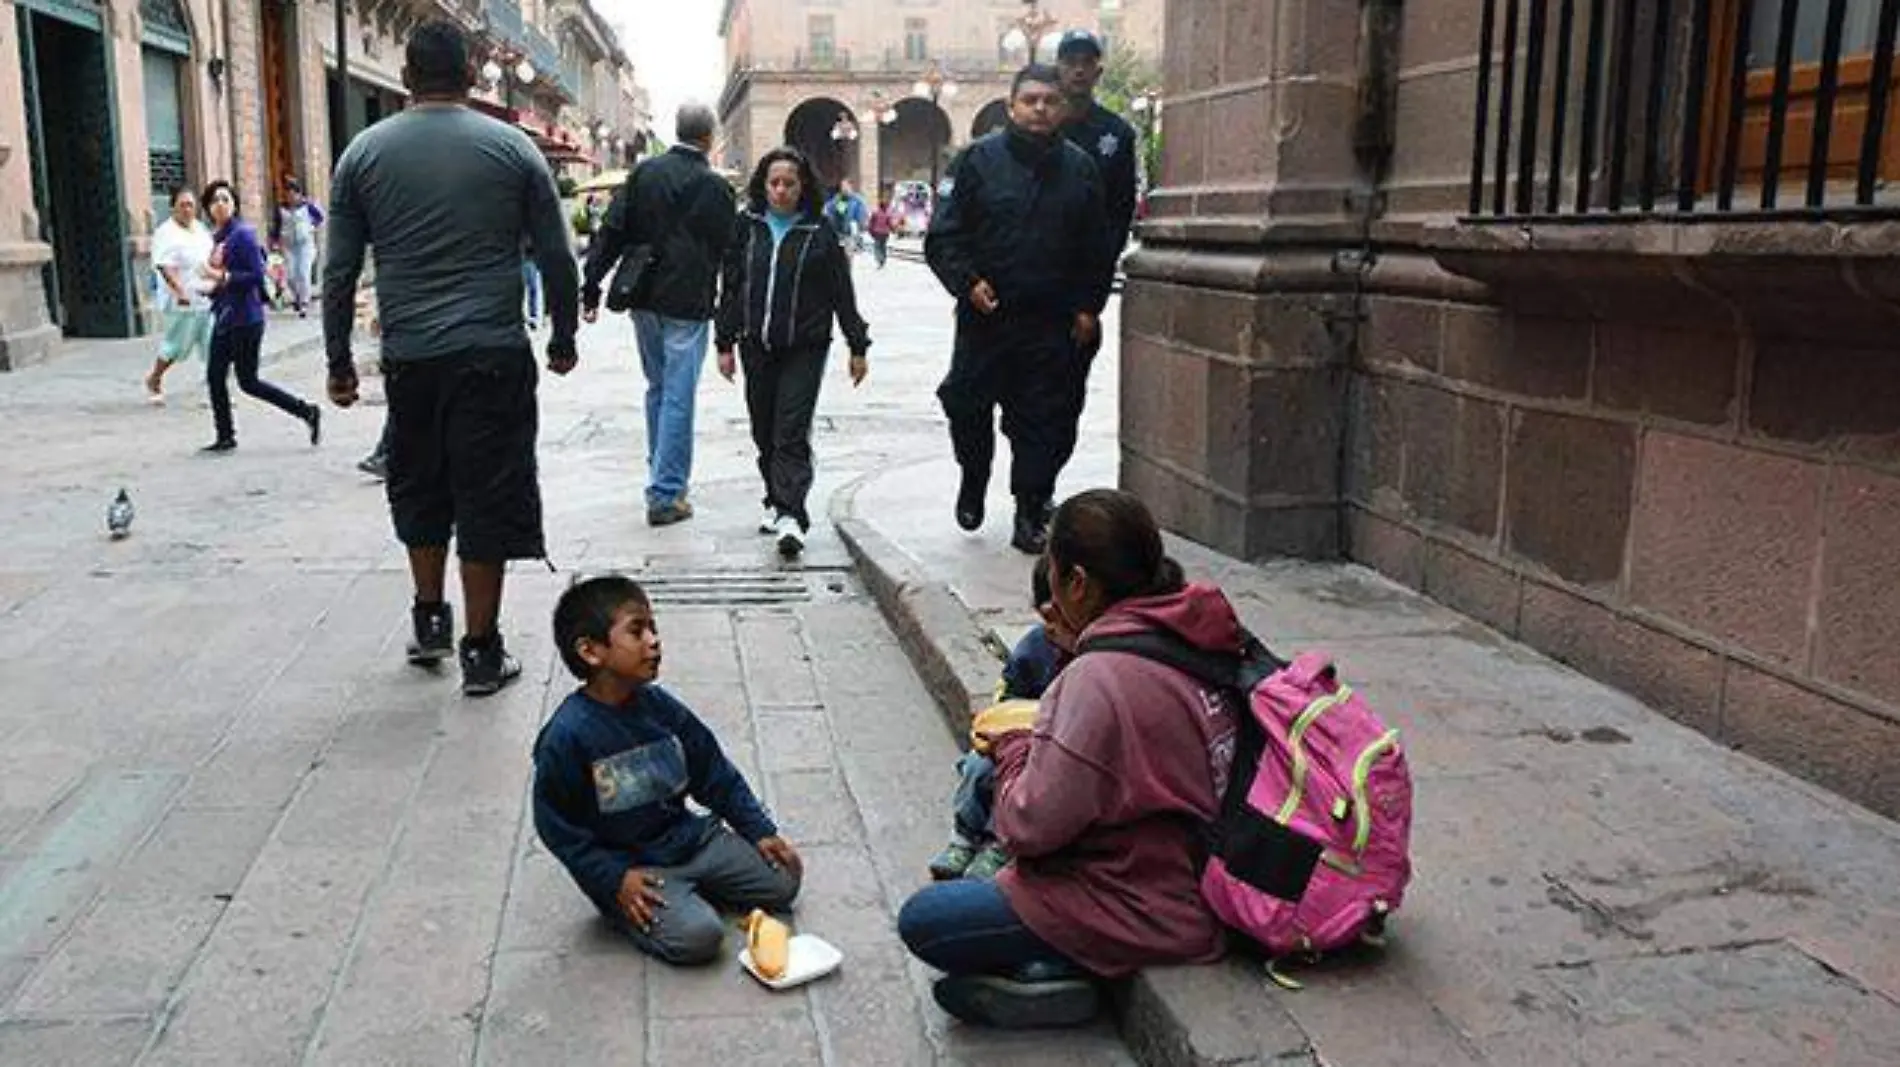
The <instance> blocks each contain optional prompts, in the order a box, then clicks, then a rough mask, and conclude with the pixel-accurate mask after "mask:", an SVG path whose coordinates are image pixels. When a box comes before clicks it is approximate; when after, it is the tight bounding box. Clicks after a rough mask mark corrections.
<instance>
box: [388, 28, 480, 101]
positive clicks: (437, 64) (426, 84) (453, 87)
mask: <svg viewBox="0 0 1900 1067" xmlns="http://www.w3.org/2000/svg"><path fill="white" fill-rule="evenodd" d="M402 61H403V66H404V70H403V74H404V78H405V80H406V81H407V82H408V84H409V89H410V91H412V92H415V93H422V94H427V95H430V96H452V95H454V94H456V93H463V92H467V91H468V90H469V88H470V87H471V86H473V85H474V84H475V77H474V71H473V70H472V69H471V68H470V66H469V62H468V35H467V34H464V33H463V32H462V28H461V27H460V26H457V25H456V24H455V23H453V22H450V21H448V20H447V19H433V20H431V21H429V22H425V23H423V24H422V25H420V26H417V27H416V28H415V29H414V30H413V31H411V32H410V34H409V43H408V45H407V46H405V47H404V49H403V57H402Z"/></svg>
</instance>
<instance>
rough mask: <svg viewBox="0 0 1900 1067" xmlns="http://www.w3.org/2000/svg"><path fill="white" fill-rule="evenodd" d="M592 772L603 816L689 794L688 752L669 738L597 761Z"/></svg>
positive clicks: (677, 741)
mask: <svg viewBox="0 0 1900 1067" xmlns="http://www.w3.org/2000/svg"><path fill="white" fill-rule="evenodd" d="M593 772H594V799H595V800H596V801H597V802H598V803H599V805H600V812H601V814H603V815H610V814H613V813H615V812H622V811H632V810H633V809H635V808H641V807H645V806H646V805H648V804H655V803H658V802H660V801H662V800H667V799H670V798H672V797H676V796H679V795H680V794H681V793H683V792H685V791H686V783H687V775H686V750H685V749H684V748H683V747H681V745H680V741H679V738H677V737H669V738H666V739H665V740H663V741H654V742H652V743H650V744H645V745H641V746H640V747H639V748H630V749H628V750H627V751H625V752H621V753H619V754H617V755H613V756H608V757H606V758H605V759H597V760H595V761H594V767H593Z"/></svg>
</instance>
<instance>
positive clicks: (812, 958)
mask: <svg viewBox="0 0 1900 1067" xmlns="http://www.w3.org/2000/svg"><path fill="white" fill-rule="evenodd" d="M787 947H788V948H790V950H791V951H790V952H789V953H788V955H789V957H790V958H789V959H787V960H786V963H785V973H784V974H782V975H779V976H778V977H777V978H767V977H766V976H764V975H762V974H760V973H759V972H758V969H757V968H755V967H753V966H752V950H751V949H748V948H742V949H740V950H739V966H741V967H744V968H745V971H746V973H747V974H749V975H751V976H752V977H754V978H757V979H758V980H759V981H760V982H761V983H763V984H764V985H765V986H766V988H768V989H791V988H793V987H794V986H801V985H804V984H805V983H806V982H811V981H816V980H817V979H820V978H823V977H824V976H825V975H828V974H830V973H831V972H833V971H835V970H837V969H838V965H839V964H841V963H843V962H844V953H842V952H839V951H838V950H837V949H836V948H835V947H833V946H832V944H831V942H829V941H826V940H825V939H824V938H822V937H814V936H813V935H811V934H794V935H793V936H792V939H791V941H790V942H789V943H788V946H787Z"/></svg>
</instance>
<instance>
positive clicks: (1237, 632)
mask: <svg viewBox="0 0 1900 1067" xmlns="http://www.w3.org/2000/svg"><path fill="white" fill-rule="evenodd" d="M1047 556H1048V565H1049V568H1050V578H1051V593H1052V597H1051V599H1052V604H1053V611H1055V612H1056V613H1058V614H1059V615H1060V617H1061V618H1062V620H1063V622H1064V624H1065V625H1066V626H1067V627H1068V628H1069V629H1070V631H1071V632H1074V633H1080V634H1081V643H1082V644H1083V645H1086V643H1087V642H1088V641H1089V640H1090V639H1091V638H1097V637H1104V636H1108V635H1112V634H1129V633H1139V632H1145V631H1152V630H1163V631H1168V632H1171V633H1173V634H1175V635H1178V636H1179V637H1181V638H1184V639H1186V640H1187V641H1189V642H1190V643H1192V644H1193V645H1195V646H1196V647H1198V648H1201V649H1204V650H1206V651H1209V652H1216V653H1227V654H1234V655H1238V654H1239V652H1240V648H1241V627H1240V620H1239V618H1238V617H1237V616H1236V615H1235V613H1234V609H1233V605H1231V604H1230V603H1228V601H1227V598H1226V597H1225V596H1224V595H1223V594H1222V593H1221V592H1220V591H1219V590H1218V589H1215V588H1214V587H1212V586H1209V585H1199V584H1197V585H1186V584H1185V583H1184V582H1183V579H1182V576H1181V568H1180V566H1179V565H1178V564H1176V563H1175V562H1174V561H1173V560H1172V559H1169V558H1168V557H1167V556H1166V555H1165V553H1164V552H1163V549H1162V543H1161V533H1160V531H1159V530H1158V529H1157V527H1156V526H1155V521H1154V518H1153V516H1152V515H1150V514H1149V512H1148V508H1147V507H1146V506H1145V505H1144V504H1142V502H1141V501H1140V500H1139V499H1138V498H1136V497H1134V496H1131V495H1129V494H1127V493H1122V492H1117V491H1114V490H1106V489H1098V490H1092V491H1090V492H1086V493H1083V494H1081V495H1079V496H1076V497H1074V498H1072V499H1070V500H1068V501H1067V502H1065V503H1064V504H1063V505H1062V507H1060V508H1059V509H1057V511H1056V514H1055V518H1054V520H1053V521H1052V523H1051V525H1050V531H1049V547H1048V553H1047ZM1234 737H1235V720H1234V717H1233V713H1232V709H1231V708H1229V707H1228V704H1227V701H1226V700H1225V699H1224V698H1223V696H1222V695H1220V694H1215V693H1210V692H1207V691H1204V690H1203V689H1202V687H1201V686H1200V685H1199V684H1197V683H1195V682H1194V681H1192V680H1191V679H1189V678H1188V677H1187V676H1186V675H1185V674H1183V673H1180V672H1178V671H1175V670H1173V669H1171V668H1169V667H1166V666H1163V665H1161V664H1158V663H1155V662H1152V661H1150V660H1146V659H1142V658H1140V657H1137V656H1134V655H1130V654H1128V653H1122V652H1107V651H1104V652H1096V653H1088V654H1083V655H1079V656H1077V658H1076V659H1075V660H1074V662H1072V663H1071V664H1069V666H1067V667H1066V668H1065V669H1064V670H1063V672H1062V674H1061V675H1060V676H1058V677H1057V679H1056V681H1055V684H1054V685H1052V686H1051V687H1050V688H1049V691H1048V692H1047V693H1045V694H1044V695H1043V698H1042V705H1041V710H1040V713H1039V716H1038V718H1037V720H1036V723H1035V726H1034V727H1033V728H1032V729H1027V730H1019V731H1015V732H1010V733H1006V734H1003V735H1002V736H1000V737H995V738H992V741H991V744H992V752H993V754H994V756H995V759H996V764H997V769H996V782H997V785H996V800H995V815H994V818H995V832H996V836H997V838H998V840H999V841H1000V842H1001V844H1002V845H1003V847H1004V848H1005V850H1006V851H1007V852H1008V853H1009V855H1010V856H1012V857H1013V860H1012V862H1011V863H1010V864H1009V866H1008V867H1006V868H1004V870H1003V871H1002V873H1001V874H1000V875H998V876H997V878H996V880H995V881H993V882H991V881H973V880H963V881H953V882H942V883H939V884H936V885H933V886H929V887H927V888H925V889H923V890H921V891H919V892H918V893H917V894H916V895H915V896H912V897H911V898H910V900H908V901H907V902H905V904H904V907H903V910H902V912H901V913H900V914H899V915H898V920H897V925H898V933H899V935H900V936H901V937H902V938H903V939H904V944H905V945H906V946H908V947H909V949H910V951H911V952H912V953H913V954H914V955H916V956H917V957H918V958H919V959H921V960H923V961H924V962H925V963H928V964H930V965H931V966H933V967H936V968H937V969H939V970H941V971H945V972H947V976H946V977H945V978H943V979H941V980H940V981H938V982H937V983H936V986H935V987H934V992H935V996H936V1000H937V1003H938V1004H939V1005H941V1006H942V1007H943V1009H944V1010H945V1011H947V1012H949V1013H950V1014H952V1015H954V1016H956V1017H957V1018H959V1019H963V1020H964V1021H966V1022H972V1023H979V1024H983V1025H989V1026H998V1027H1041V1026H1070V1025H1079V1024H1081V1023H1085V1022H1087V1021H1088V1020H1090V1019H1091V1018H1093V1017H1094V1016H1095V1014H1096V1012H1097V1010H1098V1008H1099V1005H1100V994H1099V990H1098V988H1097V980H1098V979H1105V978H1119V977H1123V976H1125V975H1128V974H1131V973H1133V972H1134V971H1136V970H1139V969H1140V968H1142V967H1147V966H1153V965H1160V964H1174V963H1202V962H1208V961H1212V960H1214V959H1216V958H1218V957H1219V956H1220V954H1221V951H1222V948H1223V946H1224V935H1223V933H1222V929H1221V926H1220V923H1219V922H1218V921H1217V920H1216V919H1215V918H1214V916H1213V914H1212V913H1211V912H1209V911H1208V909H1207V907H1206V905H1205V904H1203V903H1202V901H1201V896H1200V889H1199V882H1200V879H1199V876H1198V873H1197V866H1198V860H1199V855H1198V854H1199V852H1200V833H1201V829H1202V827H1203V826H1205V825H1207V824H1208V823H1210V822H1212V821H1213V820H1214V819H1215V817H1216V816H1217V815H1218V813H1219V810H1220V797H1221V793H1222V790H1223V789H1224V788H1225V786H1226V778H1227V774H1228V771H1229V769H1230V765H1231V763H1232V754H1233V746H1234Z"/></svg>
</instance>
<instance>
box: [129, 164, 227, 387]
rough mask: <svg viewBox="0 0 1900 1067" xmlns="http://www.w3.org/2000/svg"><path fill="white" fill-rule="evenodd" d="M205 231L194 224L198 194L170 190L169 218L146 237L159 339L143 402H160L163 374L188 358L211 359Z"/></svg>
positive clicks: (208, 252) (207, 233)
mask: <svg viewBox="0 0 1900 1067" xmlns="http://www.w3.org/2000/svg"><path fill="white" fill-rule="evenodd" d="M211 248H212V241H211V231H210V230H208V229H206V228H205V225H204V223H203V222H200V221H199V219H198V194H197V193H196V192H194V191H192V190H190V189H186V188H184V187H182V186H180V187H177V188H174V189H173V190H172V191H171V215H170V216H168V217H167V218H166V219H165V221H164V222H162V223H160V224H159V226H158V229H156V230H154V231H153V232H152V273H153V274H154V275H155V276H156V278H157V281H158V294H157V305H158V314H159V321H160V323H161V324H162V327H163V331H164V332H163V334H162V335H161V340H160V341H159V343H158V358H157V359H156V360H154V361H153V362H152V369H151V372H150V373H148V374H146V376H145V397H146V399H147V400H148V401H150V402H151V403H153V404H163V403H164V402H165V374H166V372H168V371H170V370H171V369H172V368H173V367H175V366H177V365H178V364H179V363H180V362H181V361H183V360H185V359H188V358H190V357H191V354H192V353H193V352H196V353H198V358H200V359H209V357H210V354H211V328H212V324H213V318H212V312H211V292H210V287H211V281H210V279H209V278H208V277H207V276H206V273H205V268H206V267H208V266H209V265H210V263H211Z"/></svg>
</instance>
